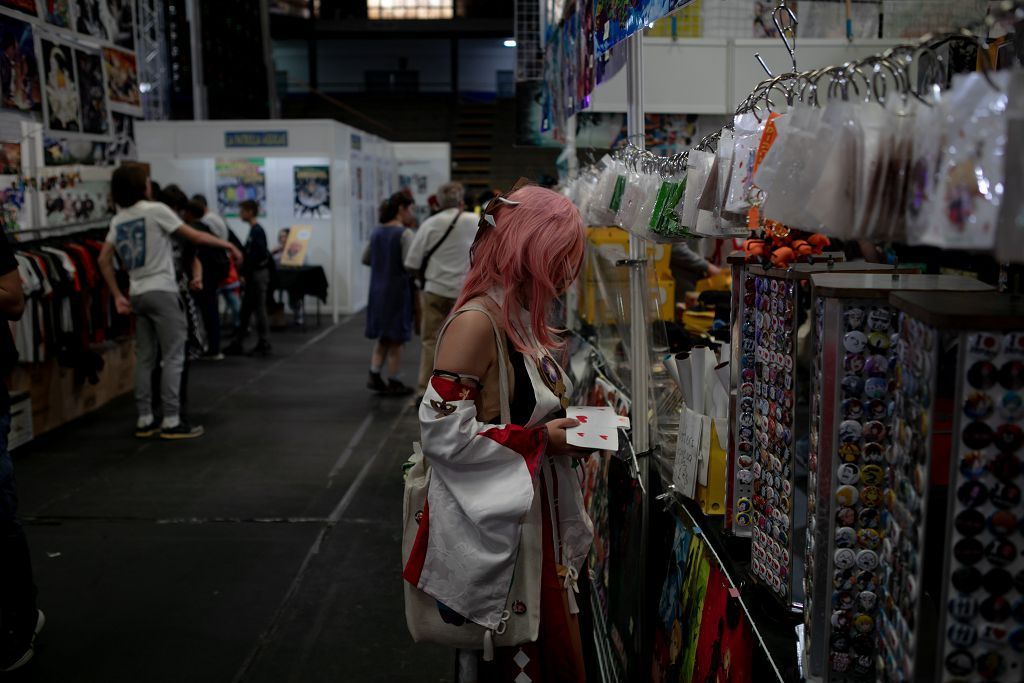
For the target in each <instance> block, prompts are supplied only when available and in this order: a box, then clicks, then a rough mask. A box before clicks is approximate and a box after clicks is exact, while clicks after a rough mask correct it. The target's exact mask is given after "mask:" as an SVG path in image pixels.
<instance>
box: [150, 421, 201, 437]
mask: <svg viewBox="0 0 1024 683" xmlns="http://www.w3.org/2000/svg"><path fill="white" fill-rule="evenodd" d="M204 433H205V430H204V429H203V428H202V426H201V425H195V426H193V425H190V424H189V423H187V422H185V421H184V420H183V421H181V422H179V423H178V426H177V427H165V428H164V429H161V430H160V438H161V439H168V440H171V441H177V440H181V439H196V438H198V437H200V436H202V435H203V434H204Z"/></svg>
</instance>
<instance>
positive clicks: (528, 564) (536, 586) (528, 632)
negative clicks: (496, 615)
mask: <svg viewBox="0 0 1024 683" xmlns="http://www.w3.org/2000/svg"><path fill="white" fill-rule="evenodd" d="M478 301H481V302H484V304H483V305H481V303H477V302H470V303H469V304H467V305H465V306H463V307H462V309H460V310H461V311H478V312H480V313H483V314H484V315H486V316H487V318H488V319H489V320H490V322H491V327H492V328H493V329H494V337H495V342H496V344H497V348H498V389H499V392H500V393H499V400H500V404H501V413H500V415H501V423H502V424H509V423H510V422H511V413H510V410H509V379H508V378H509V367H508V366H509V360H508V349H507V347H506V343H505V335H504V334H503V333H502V331H501V328H500V327H499V326H498V324H497V322H496V321H495V316H494V312H493V311H492V310H490V309H491V307H492V306H493V305H494V304H493V303H492V302H491V300H490V299H489V298H486V299H481V300H478ZM453 319H454V318H449V320H448V322H446V323H445V325H444V327H443V328H441V333H440V335H439V337H438V338H440V336H442V335H443V334H444V332H445V330H447V329H448V325H449V324H450V323H451V321H452V320H453ZM429 487H430V465H429V464H428V463H427V461H426V459H425V458H424V457H423V452H422V450H421V448H420V444H419V443H415V444H413V455H412V457H411V458H410V459H409V461H408V463H406V475H405V495H404V502H403V506H402V514H403V519H404V525H403V529H402V566H403V567H404V566H405V565H406V563H408V561H409V556H410V554H411V553H412V548H413V544H414V542H415V540H416V533H417V531H418V529H419V518H420V517H422V513H423V506H424V504H425V503H426V500H427V490H428V488H429ZM542 533H543V532H542V529H541V500H540V492H539V491H535V495H534V496H533V504H532V505H531V507H530V511H529V512H528V513H527V515H526V519H525V520H524V521H523V526H522V536H521V538H520V542H519V553H518V555H517V557H516V566H515V571H514V573H513V578H512V586H511V590H510V591H509V595H508V598H507V599H506V601H505V610H504V612H503V613H502V623H501V626H500V627H499V628H498V629H495V630H494V631H493V632H490V631H489V630H488V629H486V628H484V627H483V626H480V625H479V624H475V623H473V622H471V621H468V620H467V621H466V623H464V624H463V625H462V626H455V625H452V624H448V623H445V622H444V621H443V620H442V619H441V615H440V612H438V608H437V601H436V600H435V599H434V598H432V597H430V596H429V595H427V594H426V593H424V592H423V591H421V590H420V589H419V588H417V587H416V586H413V585H412V584H410V583H409V582H408V581H404V580H403V581H402V583H403V585H404V588H405V620H406V624H407V626H408V628H409V633H410V635H412V638H413V640H415V641H416V642H417V643H420V642H427V643H435V644H438V645H448V646H451V647H455V648H459V649H472V650H480V649H483V650H484V659H485V660H488V661H489V660H490V659H491V658H492V656H493V648H494V647H495V646H497V647H507V646H512V645H521V644H523V643H529V642H533V641H535V640H536V639H537V635H538V632H539V629H540V576H541V559H542V556H543V555H542V554H543V550H542V547H541V543H542ZM513 605H517V606H518V607H519V609H515V610H514V609H512V606H513ZM524 607H525V609H523V608H524Z"/></svg>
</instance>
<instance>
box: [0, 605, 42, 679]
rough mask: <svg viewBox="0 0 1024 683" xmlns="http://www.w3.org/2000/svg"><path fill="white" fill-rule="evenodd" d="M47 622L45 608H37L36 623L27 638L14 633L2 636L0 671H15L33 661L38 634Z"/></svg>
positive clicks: (0, 639)
mask: <svg viewBox="0 0 1024 683" xmlns="http://www.w3.org/2000/svg"><path fill="white" fill-rule="evenodd" d="M45 624H46V615H45V614H43V610H36V625H35V628H34V629H33V630H32V633H31V634H30V635H29V636H28V637H27V638H26V637H20V638H19V637H17V636H15V635H14V634H13V633H6V634H3V636H0V672H4V673H6V672H9V671H15V670H17V669H20V668H21V667H23V666H25V665H26V664H28V663H29V662H30V661H32V657H34V656H35V653H36V651H35V643H36V636H38V635H39V632H40V631H42V630H43V626H44V625H45Z"/></svg>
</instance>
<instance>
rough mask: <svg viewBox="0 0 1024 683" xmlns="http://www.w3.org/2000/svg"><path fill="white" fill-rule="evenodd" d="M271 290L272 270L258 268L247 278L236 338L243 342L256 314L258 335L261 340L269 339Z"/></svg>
mask: <svg viewBox="0 0 1024 683" xmlns="http://www.w3.org/2000/svg"><path fill="white" fill-rule="evenodd" d="M269 290H270V270H269V269H266V268H265V269H262V270H257V271H256V272H255V273H253V274H251V275H250V276H248V277H247V278H246V279H245V296H244V297H243V298H242V314H241V316H240V317H239V323H238V331H237V333H236V335H235V340H236V341H238V342H241V341H242V340H243V339H245V335H246V334H248V332H249V321H250V320H251V319H252V316H253V315H254V314H255V315H256V335H257V337H258V338H259V340H260V342H261V343H263V342H266V341H267V335H268V334H269V333H270V317H269V316H268V314H267V299H268V297H269Z"/></svg>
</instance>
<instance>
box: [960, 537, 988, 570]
mask: <svg viewBox="0 0 1024 683" xmlns="http://www.w3.org/2000/svg"><path fill="white" fill-rule="evenodd" d="M984 555H985V548H984V547H983V546H982V545H981V541H979V540H978V539H976V538H970V537H969V538H962V539H960V540H959V541H957V543H956V545H954V546H953V557H955V558H956V559H957V561H958V562H960V563H961V564H966V565H975V564H977V563H978V562H980V561H981V558H982V557H984Z"/></svg>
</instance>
